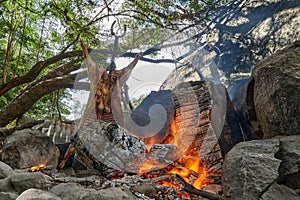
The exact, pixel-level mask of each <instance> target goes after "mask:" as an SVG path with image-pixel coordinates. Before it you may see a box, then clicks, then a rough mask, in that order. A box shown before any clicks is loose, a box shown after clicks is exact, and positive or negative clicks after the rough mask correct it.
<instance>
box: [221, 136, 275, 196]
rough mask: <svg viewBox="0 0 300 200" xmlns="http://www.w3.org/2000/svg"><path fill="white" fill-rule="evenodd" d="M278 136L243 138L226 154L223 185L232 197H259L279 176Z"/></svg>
mask: <svg viewBox="0 0 300 200" xmlns="http://www.w3.org/2000/svg"><path fill="white" fill-rule="evenodd" d="M278 151H279V140H278V139H271V140H258V141H250V142H241V143H239V144H237V145H236V146H235V147H233V149H231V151H230V152H228V153H227V154H226V156H225V160H224V163H223V168H222V170H223V171H222V186H223V192H224V194H225V196H226V197H230V198H231V199H233V200H235V199H236V200H240V199H247V200H257V199H259V197H260V195H261V193H263V192H264V191H265V190H266V189H267V188H268V186H270V185H271V184H272V183H273V182H275V181H276V179H277V178H278V176H279V173H278V168H279V165H280V162H281V161H280V160H279V159H276V158H275V157H274V156H275V154H276V152H278Z"/></svg>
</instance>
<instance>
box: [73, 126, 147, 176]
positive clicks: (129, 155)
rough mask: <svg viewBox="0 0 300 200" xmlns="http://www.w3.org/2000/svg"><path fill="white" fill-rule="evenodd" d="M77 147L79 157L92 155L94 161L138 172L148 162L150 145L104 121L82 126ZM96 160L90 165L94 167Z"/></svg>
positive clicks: (75, 138)
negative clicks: (146, 156) (147, 148)
mask: <svg viewBox="0 0 300 200" xmlns="http://www.w3.org/2000/svg"><path fill="white" fill-rule="evenodd" d="M74 146H75V149H76V152H77V153H78V155H79V156H81V155H83V154H85V155H87V154H88V155H87V156H88V157H90V158H92V160H93V161H94V162H97V161H98V162H100V163H102V164H104V165H105V166H106V167H109V168H112V169H116V170H120V171H123V172H131V173H137V172H138V171H139V167H140V165H141V164H142V163H143V162H144V161H145V153H146V147H145V145H144V143H143V142H142V141H141V140H140V139H139V138H138V137H136V136H134V135H132V134H131V133H130V132H129V131H128V130H126V129H124V128H121V127H118V126H117V125H114V124H111V123H108V122H104V121H99V122H93V123H90V124H88V125H87V126H84V127H82V128H80V129H78V130H77V132H76V135H75V137H74ZM83 157H84V155H83ZM92 163H93V162H91V164H90V168H93V164H92Z"/></svg>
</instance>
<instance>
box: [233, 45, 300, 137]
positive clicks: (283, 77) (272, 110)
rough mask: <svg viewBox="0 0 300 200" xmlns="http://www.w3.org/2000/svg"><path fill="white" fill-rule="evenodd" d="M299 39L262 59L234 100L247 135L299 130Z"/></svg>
mask: <svg viewBox="0 0 300 200" xmlns="http://www.w3.org/2000/svg"><path fill="white" fill-rule="evenodd" d="M299 65H300V41H298V42H295V43H294V44H293V45H291V46H289V47H286V48H284V49H282V50H280V51H278V52H277V53H275V54H274V55H272V56H270V57H268V58H267V59H265V60H263V61H261V62H260V63H259V64H258V65H256V66H255V68H254V69H253V71H252V75H251V78H250V79H249V82H248V83H247V85H246V86H245V87H244V88H243V89H244V90H243V91H241V92H240V95H239V96H238V97H237V98H236V100H235V105H236V108H237V110H238V113H239V115H240V118H241V122H242V127H243V130H244V133H246V135H247V136H248V139H267V138H272V137H274V136H276V135H298V134H300V117H299V113H300V106H299V105H300V104H299V102H300V67H299Z"/></svg>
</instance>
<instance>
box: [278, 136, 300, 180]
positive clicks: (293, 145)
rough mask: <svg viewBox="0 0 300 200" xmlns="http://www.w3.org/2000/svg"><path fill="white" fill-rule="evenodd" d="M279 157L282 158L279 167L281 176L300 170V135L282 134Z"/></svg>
mask: <svg viewBox="0 0 300 200" xmlns="http://www.w3.org/2000/svg"><path fill="white" fill-rule="evenodd" d="M279 140H280V149H279V152H278V153H277V155H276V156H277V158H279V159H280V160H282V163H281V165H280V168H279V173H280V175H281V176H285V175H288V174H292V173H297V172H299V170H300V135H293V136H284V137H283V136H282V137H280V138H279Z"/></svg>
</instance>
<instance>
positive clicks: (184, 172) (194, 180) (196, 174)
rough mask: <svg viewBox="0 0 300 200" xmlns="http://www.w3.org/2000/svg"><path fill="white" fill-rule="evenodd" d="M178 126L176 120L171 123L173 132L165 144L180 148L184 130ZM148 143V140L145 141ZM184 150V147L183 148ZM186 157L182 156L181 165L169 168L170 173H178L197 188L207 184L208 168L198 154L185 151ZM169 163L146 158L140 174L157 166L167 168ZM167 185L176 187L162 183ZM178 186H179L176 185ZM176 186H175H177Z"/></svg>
mask: <svg viewBox="0 0 300 200" xmlns="http://www.w3.org/2000/svg"><path fill="white" fill-rule="evenodd" d="M177 130H178V126H177V124H176V123H175V122H174V123H172V124H171V131H172V133H171V134H170V135H169V136H168V137H167V139H166V140H165V141H164V142H163V143H164V144H173V145H175V146H177V147H178V148H179V149H180V142H182V138H183V137H182V134H184V133H183V132H180V133H179V132H178V131H177ZM144 142H145V143H146V144H148V143H147V141H144ZM155 143H157V142H155V141H152V140H151V144H155ZM181 150H182V149H181ZM149 152H150V149H149V148H147V153H149ZM184 157H185V158H183V157H181V158H182V159H180V161H179V163H180V165H181V166H176V167H174V168H172V169H171V170H169V171H168V172H167V173H168V174H177V175H179V176H181V177H182V178H183V179H184V180H185V181H186V182H187V183H189V184H191V185H193V186H194V187H195V188H198V189H200V188H203V187H205V186H207V184H208V180H207V174H206V169H205V168H204V167H203V166H201V160H200V159H199V157H198V156H193V155H191V153H190V152H184ZM166 166H167V165H164V164H161V163H158V162H154V161H150V160H146V162H145V163H144V164H143V165H142V166H141V167H140V173H139V174H140V175H143V174H145V173H147V172H149V171H151V170H153V169H155V168H157V167H158V168H165V167H166ZM161 184H162V185H165V186H171V187H175V186H174V184H172V183H169V182H167V181H164V182H162V183H161ZM176 187H177V186H176ZM176 187H175V188H176Z"/></svg>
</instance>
